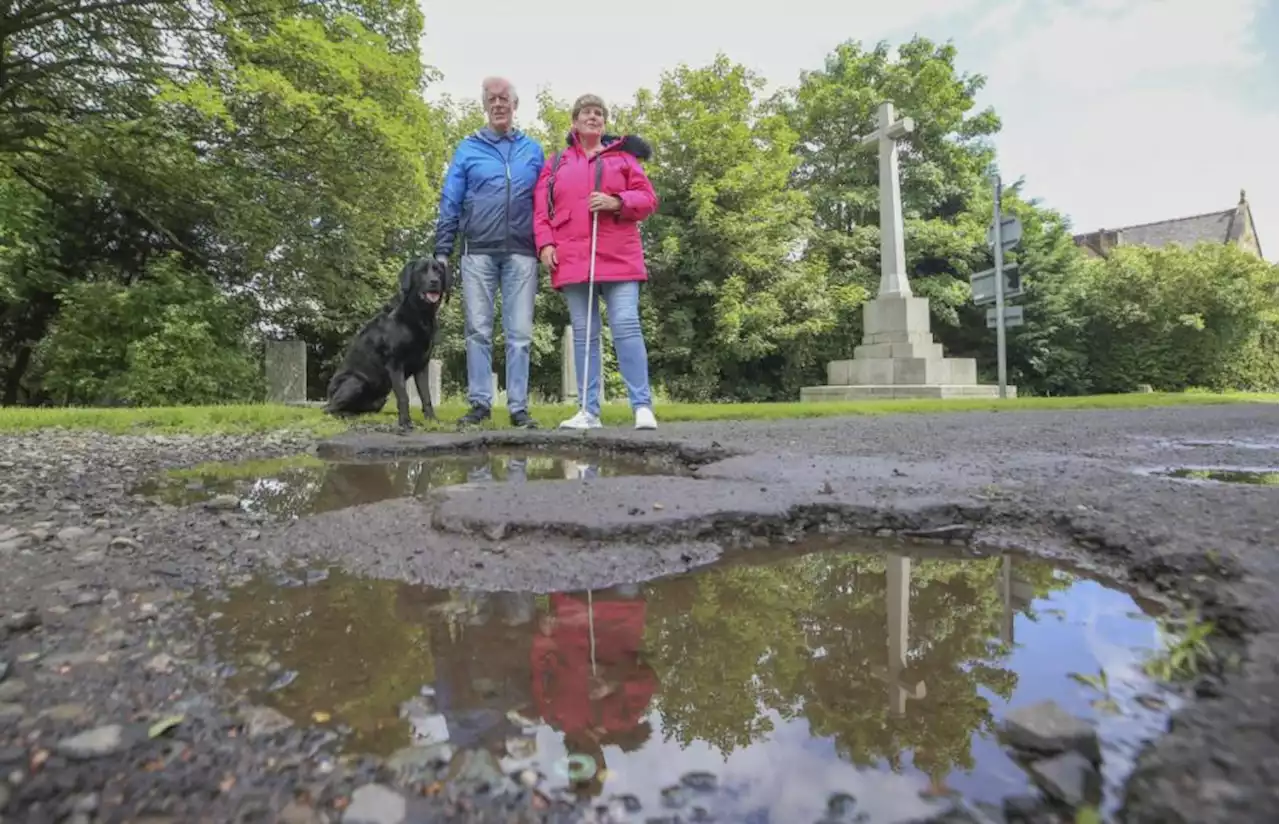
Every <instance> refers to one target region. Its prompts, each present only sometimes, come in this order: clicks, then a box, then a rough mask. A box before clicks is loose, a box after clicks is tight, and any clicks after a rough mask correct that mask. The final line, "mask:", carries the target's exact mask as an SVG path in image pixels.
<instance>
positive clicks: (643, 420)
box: [636, 406, 658, 429]
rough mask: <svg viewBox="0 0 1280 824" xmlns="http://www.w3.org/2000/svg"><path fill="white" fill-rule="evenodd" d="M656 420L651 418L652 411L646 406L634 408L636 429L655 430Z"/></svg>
mask: <svg viewBox="0 0 1280 824" xmlns="http://www.w3.org/2000/svg"><path fill="white" fill-rule="evenodd" d="M657 428H658V419H657V418H655V417H654V416H653V410H652V409H650V408H649V407H647V406H638V407H636V429H657Z"/></svg>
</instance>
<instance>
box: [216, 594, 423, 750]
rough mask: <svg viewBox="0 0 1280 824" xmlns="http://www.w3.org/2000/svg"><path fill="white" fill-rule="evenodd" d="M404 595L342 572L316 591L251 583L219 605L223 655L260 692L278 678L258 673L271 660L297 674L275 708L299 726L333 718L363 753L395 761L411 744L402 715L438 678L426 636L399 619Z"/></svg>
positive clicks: (275, 698)
mask: <svg viewBox="0 0 1280 824" xmlns="http://www.w3.org/2000/svg"><path fill="white" fill-rule="evenodd" d="M399 586H400V585H399V584H397V583H396V582H394V581H372V580H365V579H361V578H354V577H352V576H349V575H345V574H342V573H338V572H335V573H333V574H332V575H331V576H330V577H329V578H328V580H326V581H323V582H320V583H318V584H314V585H311V586H298V587H287V588H281V587H279V586H277V585H275V584H274V583H272V582H254V583H251V584H248V585H246V586H244V587H241V588H239V589H236V590H234V591H233V592H232V595H231V598H230V599H229V600H228V601H226V602H225V603H221V604H217V605H214V606H215V607H216V609H217V610H218V611H219V612H221V613H222V616H221V617H220V618H218V619H217V621H216V622H215V629H216V630H217V631H218V634H217V636H216V639H217V641H216V643H217V646H218V652H219V654H220V657H222V658H224V659H225V660H229V661H231V662H234V663H236V664H237V665H238V666H239V667H241V668H242V678H241V679H240V680H241V682H242V685H243V686H244V687H247V688H249V689H250V690H251V691H252V690H256V689H260V688H261V686H262V685H265V683H266V682H267V681H268V680H270V678H271V677H272V676H270V675H267V674H265V673H262V672H260V671H258V670H257V669H256V668H255V667H254V666H253V665H252V664H253V661H254V658H255V656H261V655H262V654H263V653H266V654H268V655H269V656H270V657H271V658H274V660H275V661H276V662H278V663H279V664H280V665H281V667H282V668H283V671H286V672H287V671H290V670H292V671H295V672H297V673H298V677H297V679H296V680H294V681H293V682H292V683H291V684H289V685H288V686H287V687H284V688H283V689H281V690H279V691H277V692H274V693H272V694H271V696H270V700H271V703H272V704H273V705H274V706H276V707H277V708H279V709H280V710H281V711H282V712H284V713H285V714H286V715H288V716H289V717H290V718H292V719H294V720H295V721H297V722H299V723H306V722H308V721H309V718H310V716H311V714H312V713H313V712H316V711H324V712H328V713H331V714H332V716H333V720H334V721H335V722H337V723H343V724H347V725H348V726H350V727H351V728H352V729H353V731H354V734H353V738H354V743H355V744H356V746H357V747H358V748H359V749H361V750H365V751H368V752H375V753H382V754H387V753H390V752H391V751H393V750H395V749H396V748H398V747H401V746H403V745H404V744H405V743H406V741H407V739H408V729H407V727H406V725H405V724H404V722H401V721H399V720H398V719H397V718H396V715H395V708H396V707H397V706H398V705H399V704H400V702H402V701H405V700H406V699H408V698H410V697H411V696H413V695H416V694H417V693H418V690H419V688H420V687H421V686H422V685H423V684H426V683H430V682H431V681H432V680H433V678H434V666H433V661H432V656H431V650H430V646H429V644H428V635H427V627H426V626H423V625H422V624H416V623H409V622H405V621H403V620H402V619H401V617H400V616H399V615H397V611H396V604H397V601H396V595H397V590H398V588H399Z"/></svg>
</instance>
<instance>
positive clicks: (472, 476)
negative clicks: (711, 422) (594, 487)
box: [130, 449, 688, 518]
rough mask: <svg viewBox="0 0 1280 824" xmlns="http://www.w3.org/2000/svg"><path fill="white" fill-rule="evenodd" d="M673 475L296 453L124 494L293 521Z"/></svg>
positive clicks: (508, 453)
mask: <svg viewBox="0 0 1280 824" xmlns="http://www.w3.org/2000/svg"><path fill="white" fill-rule="evenodd" d="M673 474H688V473H687V472H685V471H684V470H683V469H681V468H680V467H679V466H678V465H676V464H675V463H674V462H664V461H661V460H647V459H645V458H641V457H629V456H618V455H612V454H603V453H593V452H586V451H565V450H561V451H552V450H541V449H529V450H517V449H494V450H468V451H461V452H453V453H449V454H447V455H432V456H429V457H397V458H389V459H376V460H374V459H371V460H359V461H334V460H322V459H320V458H317V457H314V456H312V455H300V456H293V457H289V458H281V459H272V460H261V461H244V462H239V463H207V464H201V465H199V466H195V467H192V468H189V469H179V470H171V471H169V472H167V473H165V474H164V475H162V476H161V477H159V478H155V479H151V480H148V481H146V482H143V483H142V484H139V485H138V486H136V487H134V488H133V489H132V490H130V492H131V494H135V495H142V496H145V497H148V498H153V499H157V500H160V501H162V502H164V503H168V504H173V505H176V506H186V505H190V504H194V503H201V502H215V501H216V502H217V504H218V505H219V506H220V507H225V508H228V509H241V510H244V511H247V512H254V513H260V514H264V515H270V516H274V517H285V518H297V517H301V516H304V515H315V514H318V513H321V512H329V511H332V510H335V509H342V508H344V507H350V506H358V505H360V504H369V503H375V502H377V501H385V500H389V499H391V498H403V497H409V496H423V495H426V494H427V493H428V492H430V491H431V490H433V489H438V488H441V487H445V486H456V485H459V484H467V483H472V484H474V483H523V482H525V481H543V480H572V479H581V480H587V481H589V480H591V479H592V478H605V477H614V476H622V475H673Z"/></svg>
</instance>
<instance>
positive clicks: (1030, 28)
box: [423, 0, 1280, 260]
mask: <svg viewBox="0 0 1280 824" xmlns="http://www.w3.org/2000/svg"><path fill="white" fill-rule="evenodd" d="M1267 2H1274V0H1218V1H1217V2H1208V0H899V2H892V3H886V2H881V0H874V2H873V1H872V0H855V2H846V3H844V4H840V5H836V4H832V3H828V2H827V0H792V2H789V3H785V4H782V5H781V6H779V5H774V6H759V7H758V8H759V9H761V11H759V12H757V13H754V14H752V13H749V12H748V11H747V8H749V7H748V6H747V5H745V4H742V3H731V2H728V0H698V2H697V3H694V2H691V0H652V1H651V2H648V3H645V4H641V5H634V6H625V7H624V6H621V5H616V4H615V5H607V6H605V7H604V8H601V9H592V10H591V11H590V12H579V11H576V10H574V11H570V10H568V9H564V10H561V9H556V8H554V7H542V6H534V5H530V4H529V3H528V2H527V0H520V2H516V0H485V2H478V3H470V4H465V3H448V4H434V3H433V4H424V7H423V11H424V14H425V15H426V28H427V35H426V37H425V38H424V41H423V51H424V57H425V58H426V60H427V62H429V63H431V64H433V65H435V66H436V67H438V68H440V69H441V70H442V71H443V72H444V73H445V80H444V82H443V83H441V84H439V85H438V86H437V87H435V88H433V89H432V91H431V94H430V96H432V97H435V96H437V95H438V94H439V93H440V92H444V91H447V92H449V93H452V94H455V95H464V96H467V97H474V96H475V94H476V91H477V88H478V85H479V82H480V78H481V77H483V76H484V75H486V74H505V75H507V76H509V77H511V78H512V79H513V80H514V81H515V82H516V83H517V84H518V86H519V87H520V89H521V92H522V95H523V97H524V99H525V100H526V101H529V103H530V105H529V106H528V107H527V108H526V109H525V112H524V117H526V118H528V117H531V116H532V111H531V109H532V108H533V106H532V100H533V94H534V92H535V91H536V90H537V89H538V88H541V87H550V88H551V89H552V90H553V91H554V92H555V93H556V94H557V95H558V96H559V97H562V98H566V99H568V98H572V97H574V96H576V95H578V94H581V93H582V92H585V91H588V90H590V91H594V92H595V93H597V94H601V95H602V96H604V97H605V98H606V99H609V100H612V101H625V100H628V99H630V97H631V95H632V94H633V93H634V91H635V90H636V89H637V88H639V87H641V86H650V87H652V86H653V85H655V84H656V83H657V81H658V78H659V76H660V74H661V72H662V71H664V70H666V69H670V68H673V67H674V66H676V65H677V64H678V63H681V62H687V63H690V64H693V65H698V64H701V63H705V62H707V61H709V60H711V59H712V58H713V57H714V55H715V53H716V52H717V51H724V52H725V53H727V54H728V55H729V56H730V57H731V58H732V59H734V60H739V61H742V62H745V63H747V64H748V65H750V66H751V67H752V68H754V69H756V70H757V71H759V72H760V73H762V74H763V75H764V76H765V77H766V78H767V79H768V80H769V81H770V85H772V86H779V85H786V84H791V83H794V82H795V81H796V78H797V76H798V74H799V72H800V71H801V70H803V69H811V68H818V67H820V66H821V65H822V61H823V59H824V57H825V56H826V55H827V53H828V52H830V51H831V49H832V48H834V47H835V46H836V45H837V44H838V43H840V42H841V41H843V40H846V39H849V38H853V39H858V40H861V41H862V42H863V43H864V44H865V45H868V46H870V45H871V44H873V43H875V42H876V41H877V40H880V39H882V38H888V39H890V40H891V41H900V40H903V39H906V38H908V37H910V35H911V34H912V33H913V32H915V31H919V32H921V33H922V34H925V35H927V36H929V37H932V38H934V39H935V40H946V39H954V40H955V42H956V45H957V48H958V51H959V57H958V59H959V63H960V66H961V68H962V69H963V70H967V71H977V72H981V73H983V74H985V75H987V78H988V85H987V88H986V89H985V90H984V91H983V93H982V95H981V98H980V102H981V103H982V104H984V105H985V104H987V103H990V104H991V105H994V106H995V108H996V111H997V112H998V113H999V114H1000V115H1001V117H1002V119H1003V121H1004V129H1003V131H1002V133H1001V134H1000V135H999V136H998V138H997V147H998V149H999V151H1000V158H1001V168H1002V171H1003V172H1004V174H1005V176H1006V178H1007V179H1013V178H1016V177H1020V176H1025V177H1026V178H1027V191H1028V193H1029V194H1031V195H1032V196H1035V197H1040V198H1043V199H1044V201H1045V203H1046V205H1049V206H1052V207H1054V208H1057V209H1060V210H1062V211H1064V212H1065V213H1067V214H1068V215H1070V216H1071V217H1072V218H1073V223H1074V224H1075V225H1076V226H1077V227H1078V228H1080V229H1081V230H1088V229H1096V228H1099V227H1103V226H1107V227H1116V226H1120V225H1125V224H1133V223H1144V222H1148V221H1154V220H1165V219H1171V218H1176V217H1184V216H1187V215H1192V214H1199V213H1202V212H1209V211H1216V210H1219V209H1227V208H1230V207H1231V206H1232V205H1234V204H1235V202H1236V199H1237V197H1238V193H1239V190H1240V189H1241V188H1245V189H1247V190H1248V194H1249V201H1250V204H1251V205H1252V207H1253V212H1254V219H1255V221H1256V222H1257V224H1258V229H1259V234H1260V236H1261V240H1262V245H1263V251H1264V253H1266V255H1267V257H1268V258H1270V259H1272V260H1275V259H1276V258H1277V253H1278V252H1280V232H1278V226H1280V202H1278V200H1280V198H1278V195H1277V178H1278V177H1280V170H1278V168H1277V144H1278V143H1280V126H1278V124H1277V115H1276V100H1275V98H1272V99H1271V100H1270V101H1269V103H1268V104H1267V105H1266V106H1265V107H1259V104H1257V103H1256V102H1255V103H1250V102H1249V100H1250V97H1251V95H1250V94H1249V92H1250V91H1251V88H1250V87H1251V86H1256V85H1258V84H1260V83H1263V82H1269V79H1267V78H1265V75H1263V74H1261V73H1262V72H1265V68H1264V66H1265V64H1264V62H1263V59H1262V55H1261V54H1260V49H1259V48H1258V45H1257V44H1256V42H1255V40H1254V38H1255V36H1256V34H1255V31H1254V28H1255V23H1254V15H1255V12H1256V10H1257V9H1258V8H1259V6H1260V5H1265V4H1266V3H1267Z"/></svg>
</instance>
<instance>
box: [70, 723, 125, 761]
mask: <svg viewBox="0 0 1280 824" xmlns="http://www.w3.org/2000/svg"><path fill="white" fill-rule="evenodd" d="M124 748H125V746H124V727H122V726H120V725H119V724H107V725H106V726H102V727H97V728H95V729H92V730H89V731H88V732H82V733H80V734H79V735H73V736H72V737H70V738H64V739H62V740H61V741H59V742H58V744H57V748H56V749H57V751H58V753H59V754H61V755H65V756H66V757H67V758H71V759H76V760H84V759H89V758H101V757H102V756H105V755H111V754H113V753H117V752H120V751H121V750H123V749H124Z"/></svg>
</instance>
